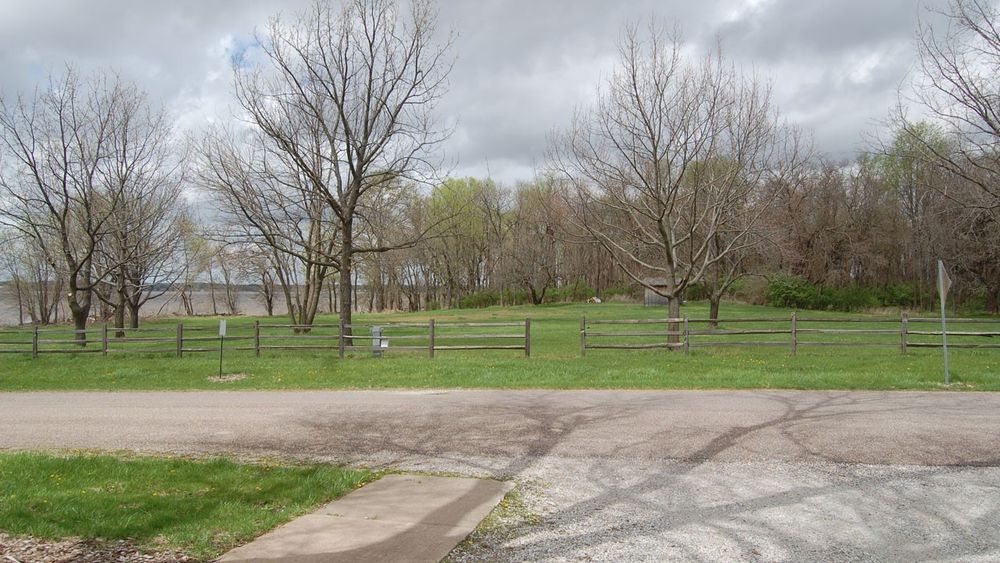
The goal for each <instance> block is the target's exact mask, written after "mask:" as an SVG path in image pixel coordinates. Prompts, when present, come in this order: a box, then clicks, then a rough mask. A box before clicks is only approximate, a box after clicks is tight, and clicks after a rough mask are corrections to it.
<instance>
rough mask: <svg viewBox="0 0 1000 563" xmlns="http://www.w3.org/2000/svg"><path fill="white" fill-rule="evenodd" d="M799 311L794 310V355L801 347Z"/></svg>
mask: <svg viewBox="0 0 1000 563" xmlns="http://www.w3.org/2000/svg"><path fill="white" fill-rule="evenodd" d="M797 313H798V312H797V311H792V355H793V356H794V355H795V353H796V352H797V351H798V348H799V327H798V325H799V323H798V315H797Z"/></svg>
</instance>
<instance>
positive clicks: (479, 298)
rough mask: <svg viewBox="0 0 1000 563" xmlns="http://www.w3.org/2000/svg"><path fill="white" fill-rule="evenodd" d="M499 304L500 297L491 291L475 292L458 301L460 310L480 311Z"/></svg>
mask: <svg viewBox="0 0 1000 563" xmlns="http://www.w3.org/2000/svg"><path fill="white" fill-rule="evenodd" d="M497 303H500V296H499V295H498V294H497V293H496V292H493V291H476V292H474V293H470V294H468V295H466V296H465V297H462V298H461V299H459V300H458V306H459V308H461V309H482V308H484V307H492V306H493V305H496V304H497Z"/></svg>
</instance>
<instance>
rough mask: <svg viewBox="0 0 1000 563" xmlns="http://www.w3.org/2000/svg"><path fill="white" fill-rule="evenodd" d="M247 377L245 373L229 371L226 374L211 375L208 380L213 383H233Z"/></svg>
mask: <svg viewBox="0 0 1000 563" xmlns="http://www.w3.org/2000/svg"><path fill="white" fill-rule="evenodd" d="M246 378H247V374H245V373H227V374H225V375H212V376H209V378H208V380H209V381H211V382H212V383H232V382H234V381H242V380H244V379H246Z"/></svg>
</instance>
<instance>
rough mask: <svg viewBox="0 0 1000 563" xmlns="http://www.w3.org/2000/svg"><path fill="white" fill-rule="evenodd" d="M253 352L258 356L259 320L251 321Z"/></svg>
mask: <svg viewBox="0 0 1000 563" xmlns="http://www.w3.org/2000/svg"><path fill="white" fill-rule="evenodd" d="M253 352H254V354H255V355H256V356H257V357H258V358H259V357H260V321H259V320H257V321H254V322H253Z"/></svg>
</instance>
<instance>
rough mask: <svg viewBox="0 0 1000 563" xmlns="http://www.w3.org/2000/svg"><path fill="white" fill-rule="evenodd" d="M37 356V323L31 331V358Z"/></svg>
mask: <svg viewBox="0 0 1000 563" xmlns="http://www.w3.org/2000/svg"><path fill="white" fill-rule="evenodd" d="M37 357H38V325H35V326H34V328H33V329H32V331H31V358H32V359H35V358H37Z"/></svg>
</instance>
